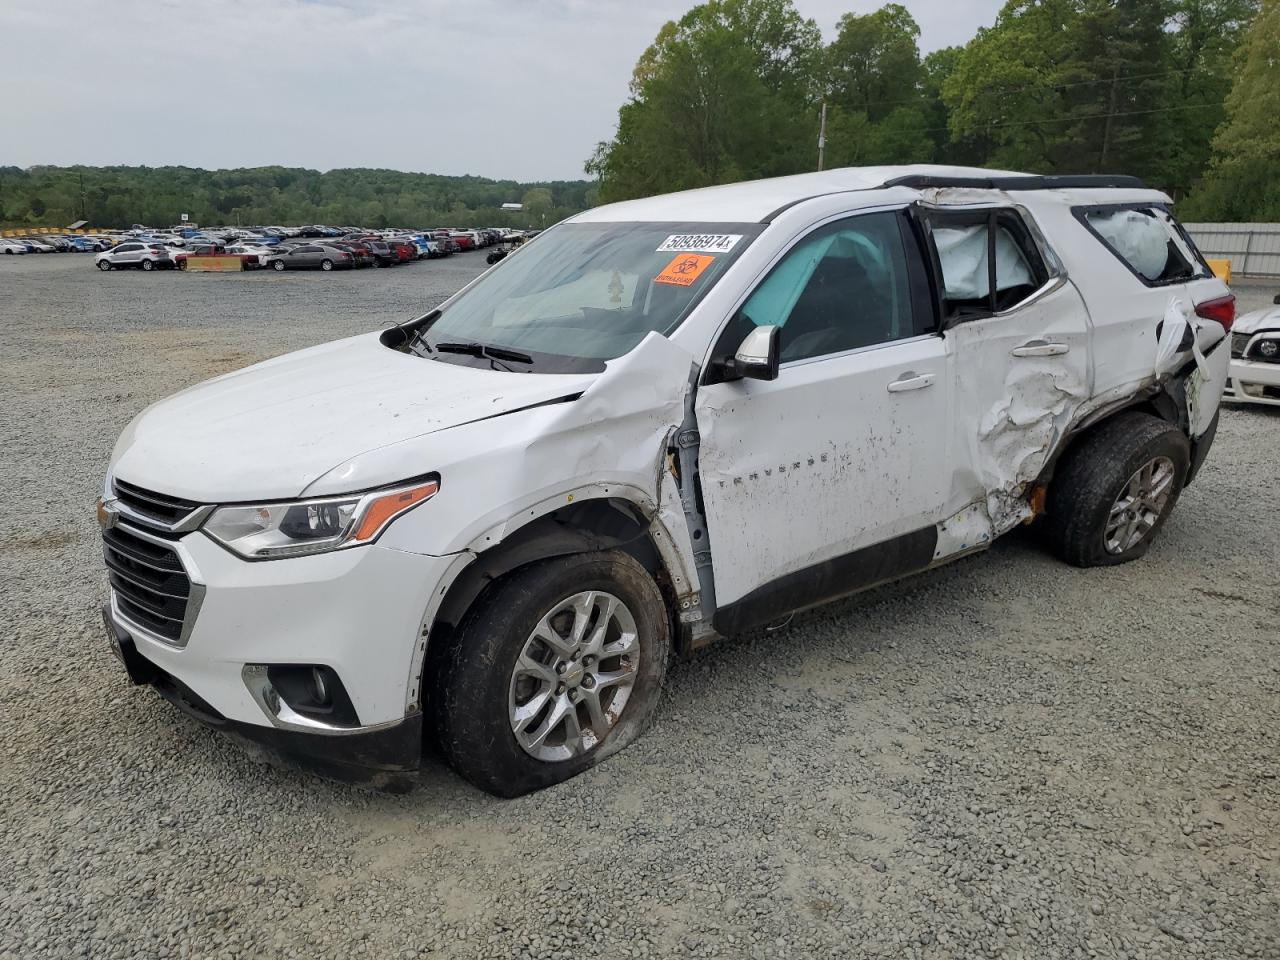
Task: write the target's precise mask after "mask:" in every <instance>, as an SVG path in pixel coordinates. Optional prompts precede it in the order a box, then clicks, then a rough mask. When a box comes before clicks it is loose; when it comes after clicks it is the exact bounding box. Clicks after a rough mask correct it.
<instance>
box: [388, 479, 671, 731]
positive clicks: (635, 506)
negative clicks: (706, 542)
mask: <svg viewBox="0 0 1280 960" xmlns="http://www.w3.org/2000/svg"><path fill="white" fill-rule="evenodd" d="M569 499H570V500H571V502H568V503H564V498H561V499H560V503H562V504H563V505H562V506H558V507H556V508H555V509H552V510H548V511H546V512H544V513H542V514H540V515H538V516H536V517H535V518H534V519H531V520H529V521H528V522H525V523H522V524H521V525H520V526H518V527H517V528H516V529H514V530H512V531H511V532H510V533H509V534H508V535H507V536H505V537H503V538H502V539H501V540H499V541H498V542H497V543H495V544H493V545H492V546H490V547H487V548H485V549H483V550H481V551H480V552H477V553H469V552H468V553H464V554H461V555H460V558H462V562H461V563H460V564H459V565H458V566H456V567H454V568H453V569H452V570H451V571H450V574H449V576H448V578H447V583H446V584H444V585H443V587H442V589H441V590H440V591H439V593H438V594H437V596H438V598H439V599H438V602H437V603H435V604H433V605H432V608H431V609H429V610H428V611H427V612H426V614H425V616H424V617H423V623H422V627H421V631H420V635H419V642H418V644H417V646H416V648H415V650H414V657H413V663H412V665H411V670H410V684H409V690H408V704H407V707H408V709H410V710H415V709H425V703H424V701H425V697H426V684H425V681H426V679H427V678H428V677H429V676H430V675H431V671H432V669H433V667H432V663H433V661H434V660H435V659H436V658H438V657H442V656H444V655H446V654H447V651H448V649H449V647H450V644H451V642H452V639H453V637H454V635H455V634H456V632H457V630H458V627H459V626H460V625H461V623H462V621H463V619H464V618H465V617H466V615H467V613H468V612H469V611H470V610H471V609H472V608H473V607H474V605H475V604H476V602H477V601H478V600H480V599H481V597H482V596H483V595H484V593H485V591H486V590H487V589H488V588H489V587H490V586H491V585H492V584H494V583H495V582H497V581H498V580H500V579H502V578H504V577H507V576H509V575H510V574H513V573H515V572H516V571H517V570H520V569H522V568H525V567H528V566H530V565H532V564H535V563H539V562H541V561H543V560H550V559H553V558H555V557H562V556H569V555H571V554H577V553H590V552H593V551H599V550H622V551H624V552H625V553H627V554H629V555H630V556H632V557H634V558H635V559H636V560H637V561H638V562H639V563H640V564H641V565H642V566H643V567H644V568H645V569H646V570H647V571H648V572H649V574H650V575H651V576H652V577H653V578H654V581H655V582H656V583H657V585H658V591H659V593H661V594H662V598H663V601H664V602H665V605H666V608H667V610H666V612H667V616H668V619H669V621H670V624H671V629H672V637H673V640H674V641H675V645H676V646H677V647H680V645H681V642H682V631H681V628H680V618H679V616H678V614H677V611H678V610H679V608H680V604H681V603H682V602H685V601H684V599H683V598H684V597H685V596H686V595H687V593H688V590H689V583H688V579H687V574H686V573H685V572H684V569H683V563H682V561H681V560H680V558H679V557H678V555H677V554H676V553H675V550H676V547H675V541H674V538H673V537H672V536H671V534H670V532H669V531H668V530H667V529H666V527H665V525H664V524H663V522H662V520H661V519H660V518H659V517H658V516H657V513H656V511H654V512H647V511H646V510H645V508H644V506H643V505H641V504H639V503H637V502H635V501H633V500H630V499H627V498H625V497H620V496H599V497H590V498H581V499H579V498H569Z"/></svg>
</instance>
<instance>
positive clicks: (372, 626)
mask: <svg viewBox="0 0 1280 960" xmlns="http://www.w3.org/2000/svg"><path fill="white" fill-rule="evenodd" d="M1168 204H1169V199H1168V197H1166V196H1164V195H1163V194H1161V193H1159V192H1157V191H1154V190H1150V189H1147V188H1145V187H1144V186H1143V185H1142V184H1141V183H1140V182H1138V181H1136V180H1133V179H1132V178H1125V177H1038V176H1027V175H1020V174H1012V173H1003V172H997V171H987V170H975V169H965V168H950V167H883V168H862V169H847V170H834V171H830V172H825V173H816V174H807V175H803V176H796V177H786V178H781V179H776V180H766V181H760V182H756V183H744V184H738V185H732V186H723V187H713V188H709V189H704V190H695V191H691V192H687V193H682V194H676V195H671V196H661V197H653V198H650V199H647V200H636V201H631V202H628V203H620V204H615V205H612V206H606V207H600V208H597V209H594V210H589V211H587V212H585V213H582V214H579V215H578V216H576V217H573V218H571V219H570V220H568V221H566V222H564V223H562V224H560V225H558V226H556V227H554V228H552V229H550V230H547V231H546V232H544V233H543V234H541V235H540V236H539V237H538V238H537V239H536V240H534V241H533V242H531V243H530V244H528V245H527V246H526V247H524V248H523V249H522V250H521V252H520V253H519V254H518V255H517V256H513V257H509V258H508V259H506V260H504V261H503V262H502V263H501V264H500V265H499V266H497V267H495V268H494V269H492V270H490V271H488V272H487V273H485V274H484V275H482V276H481V277H480V278H479V279H477V280H475V281H474V282H472V283H471V284H470V285H469V286H467V287H466V288H464V289H463V290H462V291H460V292H459V293H457V294H456V295H455V296H454V297H453V298H451V299H450V300H448V301H447V302H446V303H444V304H443V305H442V306H441V307H440V308H439V309H436V310H433V311H432V312H430V313H429V314H427V315H425V316H423V317H421V318H419V319H417V320H414V321H412V322H409V323H407V324H405V325H404V326H401V327H396V328H392V329H390V330H387V331H383V332H381V333H370V334H367V335H364V336H358V337H354V338H351V339H349V340H342V341H338V342H335V343H330V344H326V345H323V346H318V347H313V348H311V349H308V350H303V351H300V352H298V353H294V354H289V355H287V356H283V357H278V358H276V359H274V360H269V361H267V362H266V363H262V364H258V365H256V366H254V367H250V368H248V369H246V370H242V371H239V372H237V373H233V374H229V375H227V376H224V377H220V378H218V379H215V380H212V381H210V382H208V383H205V384H202V385H200V386H196V387H193V388H191V389H189V390H186V391H184V392H182V393H180V394H178V395H176V396H174V397H172V398H170V399H169V400H166V401H163V402H161V403H157V404H155V405H154V406H152V407H149V408H148V409H147V410H145V411H143V412H142V413H141V414H139V415H138V417H137V418H136V419H135V420H134V421H133V423H132V424H131V425H130V426H129V427H128V428H127V429H126V430H125V432H124V434H123V435H122V436H121V438H120V440H119V443H118V444H117V446H116V449H115V453H114V455H113V457H112V461H111V466H110V470H109V473H108V476H107V479H106V488H105V490H104V493H103V500H102V502H101V504H100V507H99V517H100V520H101V523H102V527H103V536H104V539H105V556H106V563H107V566H108V567H109V578H110V587H111V590H110V601H109V603H108V605H107V607H106V610H105V616H106V619H107V623H108V627H109V635H110V639H111V641H112V643H113V645H114V648H115V649H116V650H117V652H118V653H119V655H120V656H121V658H122V659H123V661H124V663H125V665H126V667H127V669H128V672H129V674H130V676H131V677H132V679H133V680H134V681H135V682H139V683H141V682H147V683H150V684H152V685H153V686H154V687H155V688H156V689H157V690H159V691H160V692H161V693H162V694H164V695H165V696H167V697H168V698H169V699H171V700H172V701H174V702H175V703H177V704H179V705H180V706H181V707H183V708H184V709H185V710H187V711H188V712H190V713H192V714H194V715H195V716H197V717H200V718H202V719H204V720H206V721H208V722H209V723H212V724H216V725H217V726H219V727H221V728H222V729H224V730H229V731H232V732H234V733H238V734H239V735H241V736H244V737H248V738H250V739H253V740H256V741H259V742H262V743H265V744H268V745H271V746H273V747H276V748H279V749H282V750H284V751H286V752H291V753H294V754H304V755H306V756H307V757H309V758H310V759H311V760H312V761H313V762H314V763H316V764H317V765H319V766H321V767H322V768H323V769H327V770H329V771H330V772H333V773H336V774H338V775H343V776H350V777H356V776H360V777H366V778H370V779H372V780H374V781H377V782H381V783H383V784H386V785H393V784H398V785H403V784H405V783H406V782H408V780H407V779H406V774H407V773H408V772H409V771H412V770H413V769H414V768H415V767H416V766H417V764H418V761H419V756H420V752H421V747H422V740H423V738H424V736H427V735H429V736H432V737H434V738H436V739H437V740H438V741H439V743H440V744H441V745H442V747H443V750H444V753H445V755H446V756H447V757H448V759H449V761H450V762H451V763H452V764H453V765H454V767H455V768H456V769H457V770H459V771H460V772H461V773H462V774H463V775H464V776H465V777H467V778H468V779H469V780H471V781H472V782H474V783H475V784H478V785H479V786H481V787H483V788H484V789H486V790H489V791H492V792H494V793H497V794H502V795H508V796H511V795H516V794H520V793H523V792H526V791H529V790H533V789H536V788H539V787H543V786H546V785H548V784H551V783H555V782H558V781H561V780H564V779H566V778H568V777H571V776H573V775H574V774H576V773H578V772H580V771H581V770H583V769H585V768H586V767H589V766H591V765H592V764H594V763H596V762H597V761H599V760H600V759H602V758H604V757H606V756H608V755H609V754H611V753H613V752H614V751H616V750H618V749H620V748H621V747H623V746H625V745H626V744H627V743H628V742H630V741H631V740H632V739H634V738H635V737H636V736H637V735H638V734H639V733H640V732H641V730H642V729H643V728H644V726H645V724H646V723H647V722H648V721H649V719H650V718H651V717H652V715H653V713H654V710H655V708H656V707H657V703H658V699H659V691H660V689H661V685H662V680H663V676H664V673H665V671H666V669H667V664H668V661H669V659H670V656H671V654H672V653H673V651H674V652H677V653H687V652H689V651H691V650H693V649H696V648H698V647H700V646H702V645H704V644H707V643H709V642H711V641H712V640H714V639H715V638H716V637H718V636H723V635H726V634H733V633H737V632H739V631H742V630H747V629H750V628H753V627H757V626H760V625H767V624H770V623H775V622H778V621H781V620H783V619H784V618H786V617H788V616H789V615H790V614H792V613H793V612H795V611H797V610H801V609H804V608H807V607H812V606H814V605H817V604H820V603H824V602H826V601H829V600H832V599H834V598H836V597H840V596H843V595H846V594H849V593H851V592H854V591H857V590H862V589H865V588H867V587H870V586H873V585H876V584H880V583H884V582H886V581H889V580H893V579H896V578H899V577H903V576H906V575H908V574H911V573H914V572H917V571H921V570H926V569H929V568H931V567H934V566H937V565H939V564H942V563H946V562H947V561H949V560H953V559H955V558H957V557H961V556H964V555H966V554H970V553H973V552H974V551H977V550H982V549H983V548H985V547H987V546H988V545H989V544H990V543H991V542H992V541H993V540H994V539H995V538H996V537H998V536H1000V535H1001V534H1003V533H1005V532H1006V531H1008V530H1010V529H1011V528H1013V527H1014V526H1016V525H1018V524H1020V523H1024V522H1028V521H1033V520H1035V521H1037V522H1038V524H1039V526H1040V527H1042V528H1043V531H1044V535H1045V538H1046V540H1047V542H1048V543H1049V544H1050V546H1051V548H1052V549H1053V550H1055V551H1056V552H1057V553H1058V554H1059V555H1061V556H1062V557H1063V558H1064V559H1066V560H1067V561H1068V562H1070V563H1074V564H1078V565H1082V566H1092V565H1106V564H1116V563H1123V562H1125V561H1128V560H1132V559H1135V558H1137V557H1139V556H1141V555H1142V554H1143V553H1144V552H1145V551H1146V550H1147V548H1148V546H1149V545H1150V543H1151V541H1152V539H1153V538H1154V537H1155V536H1156V534H1157V533H1158V532H1159V530H1160V528H1161V525H1162V524H1163V523H1164V522H1165V520H1166V519H1167V517H1168V515H1169V512H1170V511H1171V510H1172V508H1173V506H1174V503H1175V502H1176V501H1177V499H1178V495H1179V493H1180V491H1181V490H1182V488H1183V486H1184V485H1185V484H1187V483H1189V482H1190V481H1191V480H1192V479H1193V478H1194V476H1195V474H1196V472H1197V470H1198V469H1199V468H1200V465H1201V464H1202V463H1203V461H1204V458H1205V455H1206V454H1207V452H1208V450H1209V447H1210V445H1211V443H1212V440H1213V436H1214V430H1215V427H1216V424H1217V410H1218V404H1219V399H1220V397H1221V394H1222V390H1223V383H1224V381H1225V379H1226V375H1227V364H1228V359H1229V349H1230V348H1229V344H1228V342H1227V338H1226V333H1227V331H1228V329H1229V328H1230V326H1231V323H1232V319H1233V316H1234V299H1233V298H1232V296H1231V294H1230V292H1229V291H1228V290H1227V287H1226V286H1225V285H1224V284H1223V283H1222V282H1221V281H1220V280H1218V279H1216V278H1215V277H1214V276H1213V274H1212V273H1211V272H1210V270H1209V269H1208V268H1207V267H1206V265H1205V263H1204V260H1203V258H1202V257H1201V256H1200V254H1199V253H1198V252H1197V251H1196V249H1195V247H1194V246H1193V244H1192V242H1191V241H1190V239H1189V238H1188V237H1187V235H1186V233H1185V232H1184V231H1183V230H1182V228H1181V227H1180V226H1179V225H1178V224H1177V223H1176V222H1175V221H1174V220H1173V219H1172V217H1171V216H1170V215H1169V213H1168Z"/></svg>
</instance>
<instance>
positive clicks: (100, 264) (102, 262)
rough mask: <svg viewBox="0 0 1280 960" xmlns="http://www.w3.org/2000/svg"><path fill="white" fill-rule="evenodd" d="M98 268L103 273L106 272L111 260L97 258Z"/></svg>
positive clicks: (109, 267)
mask: <svg viewBox="0 0 1280 960" xmlns="http://www.w3.org/2000/svg"><path fill="white" fill-rule="evenodd" d="M98 269H99V270H101V271H102V272H103V273H106V272H107V271H108V270H110V269H111V261H110V260H99V261H98Z"/></svg>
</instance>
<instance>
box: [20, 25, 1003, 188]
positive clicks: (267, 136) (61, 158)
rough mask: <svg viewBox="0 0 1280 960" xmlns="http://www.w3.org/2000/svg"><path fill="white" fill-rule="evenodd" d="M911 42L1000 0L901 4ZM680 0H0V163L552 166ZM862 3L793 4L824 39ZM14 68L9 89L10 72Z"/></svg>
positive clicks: (958, 37) (612, 107)
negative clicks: (0, 59) (914, 33)
mask: <svg viewBox="0 0 1280 960" xmlns="http://www.w3.org/2000/svg"><path fill="white" fill-rule="evenodd" d="M903 2H904V5H905V6H906V7H907V8H908V9H909V10H910V11H911V13H912V15H913V16H914V17H915V18H916V20H917V22H919V24H920V29H921V36H920V46H921V50H922V52H926V53H927V52H928V51H930V50H934V49H937V48H938V47H944V46H948V45H950V44H958V43H964V42H965V41H967V40H968V39H969V38H970V37H971V36H973V34H974V32H975V31H976V30H977V28H978V27H980V26H987V25H990V24H991V23H992V22H994V20H995V16H996V13H997V11H998V10H999V8H1000V6H1001V5H1002V0H903ZM693 3H694V0H391V2H384V0H218V2H213V3H205V2H193V0H111V2H88V0H82V2H65V3H50V2H35V3H17V2H6V3H3V4H2V5H0V36H3V37H5V38H6V42H5V55H4V73H5V75H6V77H7V78H8V83H7V84H6V91H5V95H4V96H3V97H2V98H0V165H17V166H21V167H28V166H32V165H35V164H57V165H63V166H65V165H70V164H79V163H83V164H92V165H109V164H129V165H146V166H165V165H169V164H181V165H185V166H192V167H205V168H208V169H214V168H221V167H253V166H266V165H272V164H279V165H282V166H295V167H311V168H314V169H319V170H329V169H332V168H334V167H389V168H392V169H396V170H410V171H421V172H427V173H445V174H466V173H471V174H477V175H480V176H485V177H494V178H499V179H506V178H510V179H516V180H521V181H529V180H561V179H564V180H569V179H579V178H581V177H583V176H584V174H583V170H582V165H583V162H584V161H585V160H586V159H587V157H589V156H590V155H591V153H592V152H593V150H594V149H595V146H596V144H597V143H599V142H600V141H602V140H608V139H610V138H611V137H612V136H613V133H614V130H615V128H616V124H617V115H618V107H619V106H620V105H621V104H622V103H623V102H624V101H625V100H626V98H627V84H628V82H629V80H630V78H631V70H632V68H633V67H634V66H635V62H636V59H637V58H638V57H639V56H640V54H641V53H642V52H643V51H644V50H645V48H646V47H647V46H648V45H649V44H650V43H651V42H652V41H653V38H654V36H655V35H656V34H657V32H658V29H659V27H661V26H662V24H663V23H664V22H666V21H667V20H672V19H677V18H678V17H679V16H680V15H681V14H683V13H684V12H685V11H686V10H687V9H689V8H690V7H691V6H692V5H693ZM880 5H881V4H880V3H879V2H876V0H796V6H797V8H798V9H799V10H800V12H801V14H802V15H804V16H806V17H811V18H813V19H814V20H815V21H817V23H818V25H819V26H820V27H821V28H822V30H823V34H824V37H825V38H826V39H827V40H828V41H829V40H830V39H831V38H832V37H833V36H834V33H835V25H836V21H837V20H838V19H839V18H840V15H841V14H843V13H846V12H855V13H867V12H870V11H872V10H874V9H876V8H877V7H878V6H880ZM15 80H16V83H17V85H16V86H15Z"/></svg>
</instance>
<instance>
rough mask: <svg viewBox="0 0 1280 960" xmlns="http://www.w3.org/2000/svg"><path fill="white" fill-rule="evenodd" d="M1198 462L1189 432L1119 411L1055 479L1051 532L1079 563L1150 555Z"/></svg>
mask: <svg viewBox="0 0 1280 960" xmlns="http://www.w3.org/2000/svg"><path fill="white" fill-rule="evenodd" d="M1190 464H1191V444H1190V442H1189V441H1188V440H1187V437H1186V435H1185V434H1184V433H1183V432H1182V431H1181V430H1180V429H1178V427H1176V426H1174V425H1173V424H1171V423H1168V422H1167V421H1164V420H1161V419H1159V418H1158V417H1154V416H1151V415H1150V414H1145V413H1126V414H1120V415H1118V416H1116V417H1114V418H1112V419H1111V420H1108V421H1107V422H1105V423H1103V424H1101V425H1100V426H1098V427H1097V429H1095V430H1094V431H1093V432H1092V433H1091V434H1089V435H1088V436H1086V437H1084V438H1083V439H1082V440H1080V441H1079V442H1077V443H1076V444H1075V445H1074V446H1073V447H1072V448H1071V449H1070V450H1068V451H1067V453H1066V455H1065V456H1064V457H1063V462H1062V463H1061V464H1060V465H1059V466H1058V469H1057V470H1056V471H1055V473H1054V477H1053V482H1052V483H1051V484H1050V485H1049V495H1048V499H1047V502H1046V504H1045V532H1046V534H1047V535H1048V538H1049V541H1050V543H1051V545H1052V546H1053V548H1054V550H1055V551H1056V552H1057V553H1058V555H1059V556H1061V557H1062V559H1064V560H1066V561H1067V562H1068V563H1070V564H1073V565H1075V566H1077V567H1100V566H1110V565H1114V564H1117V563H1127V562H1128V561H1130V560H1136V559H1138V558H1139V557H1141V556H1142V555H1143V554H1145V553H1146V552H1147V550H1148V548H1149V547H1150V546H1151V543H1152V541H1153V540H1155V538H1156V535H1157V534H1158V533H1159V532H1160V530H1161V528H1162V527H1163V526H1164V524H1165V521H1167V520H1168V519H1169V514H1170V513H1171V512H1172V511H1173V507H1174V504H1176V503H1177V502H1178V495H1179V494H1181V493H1182V485H1183V483H1184V482H1185V480H1186V477H1187V469H1188V467H1189V466H1190Z"/></svg>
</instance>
